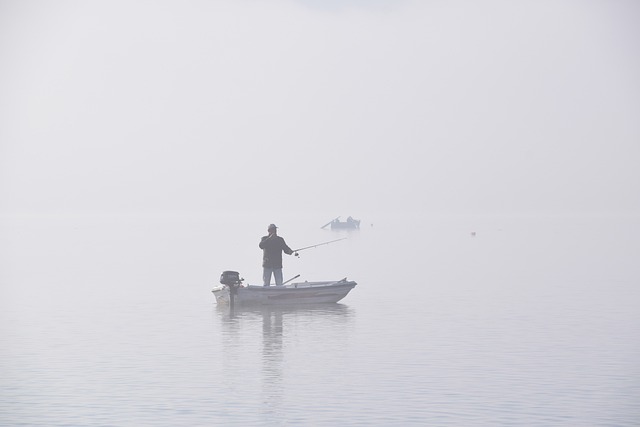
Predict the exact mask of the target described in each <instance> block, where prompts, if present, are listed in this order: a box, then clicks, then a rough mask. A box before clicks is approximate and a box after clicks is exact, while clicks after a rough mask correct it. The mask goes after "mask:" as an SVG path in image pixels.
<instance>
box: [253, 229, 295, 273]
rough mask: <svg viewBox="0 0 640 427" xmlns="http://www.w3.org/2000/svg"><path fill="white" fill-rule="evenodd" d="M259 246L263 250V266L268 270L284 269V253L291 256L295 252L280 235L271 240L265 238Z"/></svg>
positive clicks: (267, 237)
mask: <svg viewBox="0 0 640 427" xmlns="http://www.w3.org/2000/svg"><path fill="white" fill-rule="evenodd" d="M258 246H259V247H260V248H261V249H262V266H263V267H266V268H282V252H284V253H286V254H287V255H291V254H292V253H293V250H292V249H291V248H290V247H289V246H287V244H286V243H285V241H284V239H283V238H282V237H280V236H278V235H275V236H273V237H271V238H269V236H264V237H262V239H261V240H260V243H259V244H258Z"/></svg>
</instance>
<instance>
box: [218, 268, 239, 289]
mask: <svg viewBox="0 0 640 427" xmlns="http://www.w3.org/2000/svg"><path fill="white" fill-rule="evenodd" d="M242 280H243V279H241V278H240V273H238V272H237V271H223V272H222V274H221V275H220V283H222V284H223V285H227V286H229V287H232V286H237V285H239V284H240V283H242Z"/></svg>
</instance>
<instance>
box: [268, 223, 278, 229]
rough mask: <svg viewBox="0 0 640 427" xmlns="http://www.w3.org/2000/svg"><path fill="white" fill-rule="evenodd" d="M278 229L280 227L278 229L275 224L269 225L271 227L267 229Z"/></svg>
mask: <svg viewBox="0 0 640 427" xmlns="http://www.w3.org/2000/svg"><path fill="white" fill-rule="evenodd" d="M276 228H278V227H276V225H275V224H269V227H268V228H267V230H275V229H276Z"/></svg>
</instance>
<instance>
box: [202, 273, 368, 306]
mask: <svg viewBox="0 0 640 427" xmlns="http://www.w3.org/2000/svg"><path fill="white" fill-rule="evenodd" d="M356 285H357V283H356V282H354V281H353V280H347V278H346V277H345V278H344V279H342V280H334V281H322V282H299V283H291V284H286V285H284V286H257V285H234V284H223V285H222V286H216V287H215V288H213V290H212V292H213V294H214V295H215V297H216V301H217V303H218V304H222V305H226V304H229V302H230V292H229V291H230V289H231V288H230V286H234V287H235V292H236V293H235V296H234V302H235V304H238V305H258V306H260V305H300V304H305V305H306V304H326V303H336V302H338V301H340V300H342V299H343V298H344V297H346V296H347V294H348V293H349V292H350V291H351V289H353V288H355V287H356Z"/></svg>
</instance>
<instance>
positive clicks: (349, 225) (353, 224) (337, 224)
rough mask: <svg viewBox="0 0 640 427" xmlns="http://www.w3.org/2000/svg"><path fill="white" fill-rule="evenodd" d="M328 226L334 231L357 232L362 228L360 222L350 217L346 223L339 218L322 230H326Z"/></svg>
mask: <svg viewBox="0 0 640 427" xmlns="http://www.w3.org/2000/svg"><path fill="white" fill-rule="evenodd" d="M328 225H331V229H332V230H345V229H346V230H355V229H359V228H360V220H359V219H353V218H352V217H349V218H347V220H346V221H340V217H337V218H335V219H332V220H331V221H330V222H328V223H326V224H325V225H323V226H322V227H320V228H325V227H326V226H328Z"/></svg>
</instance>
